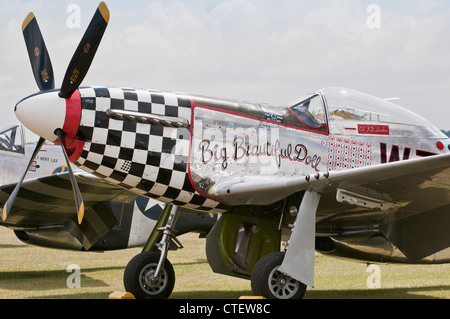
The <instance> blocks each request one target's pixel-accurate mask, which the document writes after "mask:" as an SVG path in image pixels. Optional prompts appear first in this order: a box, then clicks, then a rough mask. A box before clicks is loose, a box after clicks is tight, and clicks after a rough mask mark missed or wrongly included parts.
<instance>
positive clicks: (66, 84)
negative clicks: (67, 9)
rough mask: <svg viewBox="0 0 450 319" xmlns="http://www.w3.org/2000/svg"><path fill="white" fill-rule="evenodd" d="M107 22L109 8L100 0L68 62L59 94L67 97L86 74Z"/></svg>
mask: <svg viewBox="0 0 450 319" xmlns="http://www.w3.org/2000/svg"><path fill="white" fill-rule="evenodd" d="M108 22H109V9H108V7H107V6H106V4H105V3H104V2H101V3H100V5H99V6H98V8H97V11H96V12H95V14H94V17H93V18H92V20H91V23H90V24H89V27H88V28H87V30H86V32H85V34H84V36H83V38H82V39H81V42H80V44H79V45H78V48H77V49H76V50H75V53H74V55H73V57H72V60H71V61H70V63H69V66H68V68H67V71H66V74H65V76H64V80H63V84H62V86H61V91H60V92H59V96H60V97H62V98H65V99H68V98H70V97H71V96H72V94H73V92H75V90H76V89H77V88H78V87H79V86H80V84H81V82H82V81H83V79H84V77H85V76H86V74H87V72H88V70H89V67H90V66H91V63H92V60H93V59H94V56H95V53H96V52H97V49H98V46H99V45H100V41H101V39H102V37H103V34H104V33H105V30H106V27H107V26H108Z"/></svg>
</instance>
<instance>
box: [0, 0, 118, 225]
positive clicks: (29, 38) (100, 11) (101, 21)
mask: <svg viewBox="0 0 450 319" xmlns="http://www.w3.org/2000/svg"><path fill="white" fill-rule="evenodd" d="M108 22H109V10H108V7H107V6H106V4H105V3H104V2H101V3H100V5H99V6H98V8H97V11H96V12H95V14H94V17H93V18H92V20H91V22H90V24H89V26H88V28H87V30H86V32H85V34H84V36H83V38H82V39H81V41H80V44H79V45H78V47H77V49H76V50H75V53H74V55H73V57H72V59H71V61H70V63H69V66H68V68H67V71H66V74H65V76H64V79H63V82H62V85H61V89H60V92H59V96H60V97H61V98H64V99H69V98H70V97H71V96H72V94H73V93H74V92H75V91H76V90H77V89H78V87H79V86H80V84H81V82H82V81H83V79H84V78H85V76H86V74H87V72H88V70H89V67H90V65H91V63H92V61H93V59H94V56H95V53H96V52H97V49H98V46H99V44H100V41H101V39H102V37H103V34H104V32H105V30H106V27H107V25H108ZM22 33H23V35H24V38H25V43H26V46H27V50H28V55H29V57H30V62H31V68H32V70H33V74H34V77H35V80H36V83H37V85H38V87H39V89H40V91H48V90H53V89H54V88H55V81H54V77H53V68H52V64H51V61H50V56H49V54H48V51H47V47H46V46H45V43H44V39H43V37H42V34H41V31H40V29H39V25H38V23H37V20H36V17H35V16H34V14H33V13H30V14H29V15H28V16H27V17H26V18H25V20H24V22H23V25H22ZM55 135H57V136H58V142H59V144H60V145H61V147H62V151H63V153H64V157H65V159H66V162H67V167H68V168H69V175H70V181H71V183H72V188H73V192H74V197H75V203H76V208H77V216H78V222H79V223H81V222H82V220H83V216H84V203H83V198H82V196H81V192H80V189H79V187H78V183H77V180H76V178H75V175H74V174H73V171H72V168H71V166H70V161H69V158H68V156H67V152H66V139H65V136H66V132H64V131H63V128H62V127H61V128H57V129H56V130H55ZM44 142H45V139H44V138H42V137H41V138H40V139H39V141H38V143H37V145H36V148H35V149H34V152H33V154H32V156H31V159H30V162H29V164H28V166H27V168H26V170H25V172H24V174H23V175H22V177H21V179H20V180H19V182H18V183H17V185H16V187H15V189H14V191H13V192H12V193H11V196H10V197H9V198H8V200H7V202H6V203H5V206H4V207H3V212H2V219H3V221H5V220H6V219H7V217H8V214H9V212H10V211H11V208H12V206H13V203H14V201H15V199H16V197H17V194H18V193H19V190H20V188H21V186H22V183H23V181H24V179H25V176H26V174H27V172H28V169H29V167H30V165H31V163H32V162H33V161H34V159H35V158H36V156H37V154H38V153H39V151H40V149H41V147H42V145H43V144H44Z"/></svg>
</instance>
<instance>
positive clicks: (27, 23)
mask: <svg viewBox="0 0 450 319" xmlns="http://www.w3.org/2000/svg"><path fill="white" fill-rule="evenodd" d="M34 18H35V16H34V13H33V12H30V13H28V15H27V17H26V18H25V20H23V24H22V32H23V31H25V29H26V28H27V26H28V25H29V24H30V22H31V21H32V20H33V19H34Z"/></svg>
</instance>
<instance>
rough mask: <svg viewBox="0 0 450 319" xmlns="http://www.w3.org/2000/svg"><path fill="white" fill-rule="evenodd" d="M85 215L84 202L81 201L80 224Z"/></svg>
mask: <svg viewBox="0 0 450 319" xmlns="http://www.w3.org/2000/svg"><path fill="white" fill-rule="evenodd" d="M83 217H84V203H83V202H81V205H80V209H79V210H78V224H81V222H82V221H83Z"/></svg>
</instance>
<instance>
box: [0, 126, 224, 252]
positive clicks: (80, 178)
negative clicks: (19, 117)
mask: <svg viewBox="0 0 450 319" xmlns="http://www.w3.org/2000/svg"><path fill="white" fill-rule="evenodd" d="M35 147H36V143H26V139H25V134H24V131H23V127H22V126H21V125H12V126H10V127H8V128H5V129H3V130H0V171H1V172H2V173H1V176H0V203H1V206H3V204H4V203H5V202H6V201H7V199H8V197H9V195H10V194H11V192H12V191H13V189H14V188H15V186H16V184H17V180H18V179H19V178H20V176H21V174H22V173H23V167H24V166H25V165H27V163H28V161H29V159H30V156H31V153H32V152H33V149H34V148H35ZM67 172H68V168H67V166H66V162H65V159H64V156H63V154H62V152H61V150H60V146H58V145H55V144H44V145H43V146H42V148H41V149H40V151H39V154H38V155H37V156H36V158H35V159H34V161H33V162H32V164H31V165H30V168H29V172H28V174H27V179H26V180H25V181H24V182H23V184H22V188H21V190H20V192H19V194H18V198H17V200H16V201H15V204H14V207H13V209H12V210H11V212H10V214H9V215H8V218H7V219H6V221H5V222H0V226H5V227H7V228H9V229H12V230H14V233H15V235H16V236H17V238H19V239H20V240H21V241H23V242H25V243H27V244H34V245H39V246H43V247H49V248H59V249H70V250H89V251H94V250H95V251H98V250H102V251H105V250H114V249H124V248H131V247H142V246H144V245H145V243H146V241H147V238H148V234H149V233H150V232H151V231H152V230H153V228H154V226H155V225H156V222H157V220H158V218H159V216H160V215H161V213H162V211H163V206H164V205H163V204H162V203H160V202H157V201H155V200H154V199H152V198H148V197H143V196H136V195H135V194H133V193H130V192H129V191H127V190H125V189H123V188H121V187H118V186H116V185H113V184H110V183H106V182H105V181H103V180H101V179H100V178H98V177H95V176H93V175H91V174H88V173H86V172H84V171H82V170H80V169H76V170H74V175H75V178H76V180H77V183H78V184H79V185H80V189H81V191H82V194H83V198H84V199H85V201H86V202H87V204H86V214H85V220H84V223H83V224H81V225H79V224H78V222H77V216H76V214H75V212H74V210H73V193H72V191H71V185H70V179H69V177H68V174H67ZM215 222H216V219H214V218H211V217H209V216H194V215H192V214H187V213H182V214H181V216H180V220H179V222H178V224H177V229H176V231H177V233H178V234H179V235H181V234H184V233H186V232H198V233H201V234H203V235H206V234H207V233H208V232H209V230H210V229H211V228H212V226H213V225H214V223H215ZM173 244H174V245H172V248H177V247H179V246H177V245H176V243H173Z"/></svg>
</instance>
